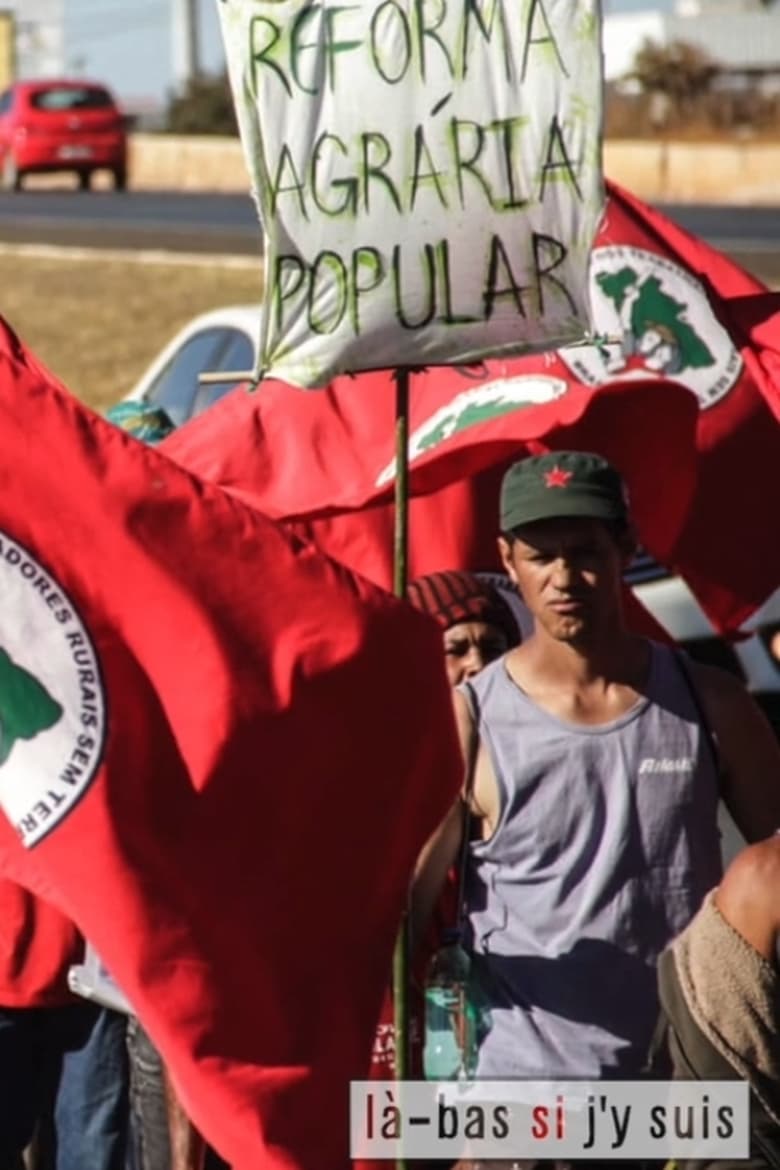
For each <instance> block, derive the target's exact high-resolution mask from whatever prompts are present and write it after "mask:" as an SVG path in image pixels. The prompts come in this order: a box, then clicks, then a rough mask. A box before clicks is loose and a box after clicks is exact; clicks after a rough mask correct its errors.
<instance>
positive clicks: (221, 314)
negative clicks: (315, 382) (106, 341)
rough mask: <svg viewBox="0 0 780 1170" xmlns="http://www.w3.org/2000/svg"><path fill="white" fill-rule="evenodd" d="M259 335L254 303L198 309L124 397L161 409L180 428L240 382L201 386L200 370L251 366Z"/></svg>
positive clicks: (257, 314)
mask: <svg viewBox="0 0 780 1170" xmlns="http://www.w3.org/2000/svg"><path fill="white" fill-rule="evenodd" d="M259 336H260V310H259V309H258V307H257V305H232V306H229V307H227V308H224V309H214V310H212V311H211V312H209V313H201V314H199V315H198V316H197V317H193V319H192V320H191V321H189V322H188V323H187V324H186V325H185V326H184V327H183V328H182V329H180V330H179V332H178V333H177V334H176V335H175V336H174V337H173V338H172V339H171V341H169V343H168V344H167V345H166V346H165V348H164V349H163V350H162V351H161V352H160V353H159V354H158V355H157V357H156V358H155V359H154V361H153V362H152V363H151V365H150V366H149V367H148V368H147V369H146V370H145V371H144V373H143V374H142V375H141V377H140V378H139V379H138V381H137V382H136V384H135V386H133V388H132V390H131V391H130V393H129V394H127V395H126V397H125V399H124V401H126V402H137V403H139V404H141V403H142V404H143V405H144V406H148V407H151V408H155V409H157V410H163V411H165V413H166V414H167V415H168V417H169V418H170V420H171V422H172V423H173V424H174V426H177V427H180V426H181V425H182V423H185V422H187V421H188V419H191V418H194V417H195V416H196V415H198V414H201V412H202V411H204V410H206V409H207V408H208V407H209V406H211V404H212V403H213V402H216V401H217V399H218V398H222V397H223V396H224V395H225V394H229V393H230V391H231V390H234V389H235V387H236V386H237V385H238V384H239V383H238V382H219V383H216V384H208V385H203V384H201V383H200V382H199V381H198V378H199V376H200V374H202V373H218V372H220V371H223V372H231V371H239V372H242V373H244V372H247V371H249V370H252V369H253V368H254V364H255V352H256V349H257V341H258V338H259Z"/></svg>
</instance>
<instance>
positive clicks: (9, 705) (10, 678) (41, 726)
mask: <svg viewBox="0 0 780 1170" xmlns="http://www.w3.org/2000/svg"><path fill="white" fill-rule="evenodd" d="M62 713H63V711H62V707H61V706H60V704H59V703H58V702H57V701H56V699H53V698H52V696H51V695H50V694H49V692H48V691H47V690H46V687H45V686H44V685H43V683H41V682H40V681H39V680H38V679H37V678H36V677H35V675H33V674H30V672H29V671H28V670H25V669H24V667H22V666H18V665H17V664H16V663H15V662H14V661H13V659H12V658H11V657H10V655H9V654H7V653H6V651H5V650H3V649H2V648H1V647H0V767H2V766H3V764H4V763H5V762H6V760H7V759H8V757H9V755H10V754H11V751H12V750H13V747H14V744H15V743H16V741H17V740H19V739H34V738H35V736H36V735H40V733H41V732H42V731H48V729H49V728H50V727H54V725H55V723H58V722H59V720H60V719H61V718H62Z"/></svg>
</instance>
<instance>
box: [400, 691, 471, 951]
mask: <svg viewBox="0 0 780 1170" xmlns="http://www.w3.org/2000/svg"><path fill="white" fill-rule="evenodd" d="M453 701H454V704H455V720H456V723H457V727H458V736H459V739H460V747H461V753H462V755H463V760H464V780H463V789H462V791H461V794H460V796H459V797H458V799H457V800H456V801H455V803H454V804H453V806H452V807H451V809H450V811H449V812H448V813H447V815H446V817H445V818H444V820H443V821H442V822H441V824H440V825H439V827H438V828H437V829H436V831H435V832H434V833H433V834H432V835H431V837H429V839H428V841H427V842H426V844H425V845H424V846H423V849H422V852H421V853H420V856H419V858H418V860H417V865H416V867H415V871H414V879H413V881H412V895H411V907H410V912H409V920H410V926H411V937H412V946H413V947H415V946H416V945H417V943H418V942H419V941H420V940H421V939H422V938H423V937H424V935H425V930H426V927H427V925H428V922H429V920H430V917H431V914H432V913H433V909H434V906H435V905H436V902H437V901H438V899H439V895H440V894H441V891H442V889H443V887H444V882H445V880H446V877H447V874H448V872H449V870H450V868H451V867H452V866H453V865H455V864H456V863H457V861H458V858H459V856H460V850H461V846H462V844H463V826H464V820H465V816H464V793H465V792H466V791H468V789H469V777H468V776H467V775H466V774H465V773H466V770H467V767H468V765H467V763H466V761H473V759H474V757H475V755H476V752H474V750H473V741H474V736H475V735H476V734H477V732H476V728H475V727H474V722H473V720H472V717H471V712H470V710H469V707H468V703H467V702H466V700H465V699H464V697H463V695H461V694H459V693H458V691H455V692H453ZM472 766H473V763H472Z"/></svg>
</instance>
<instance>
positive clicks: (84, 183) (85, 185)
mask: <svg viewBox="0 0 780 1170" xmlns="http://www.w3.org/2000/svg"><path fill="white" fill-rule="evenodd" d="M91 182H92V172H91V171H79V187H80V188H81V190H82V191H89V187H90V184H91Z"/></svg>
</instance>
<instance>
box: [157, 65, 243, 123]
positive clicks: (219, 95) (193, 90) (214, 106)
mask: <svg viewBox="0 0 780 1170" xmlns="http://www.w3.org/2000/svg"><path fill="white" fill-rule="evenodd" d="M165 129H166V130H168V131H169V132H170V133H171V134H227V135H236V134H237V133H238V129H237V126H236V115H235V108H234V106H233V97H232V95H231V92H230V82H229V81H228V76H227V73H226V72H223V73H221V74H218V75H214V74H211V75H205V74H201V75H200V76H198V77H195V78H193V79H192V80H191V81H190V82H189V83H188V85H187V88H186V89H185V91H184V93H182V94H179V95H178V96H177V97H174V98H172V99H171V101H170V104H169V106H168V114H167V119H166V126H165Z"/></svg>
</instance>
